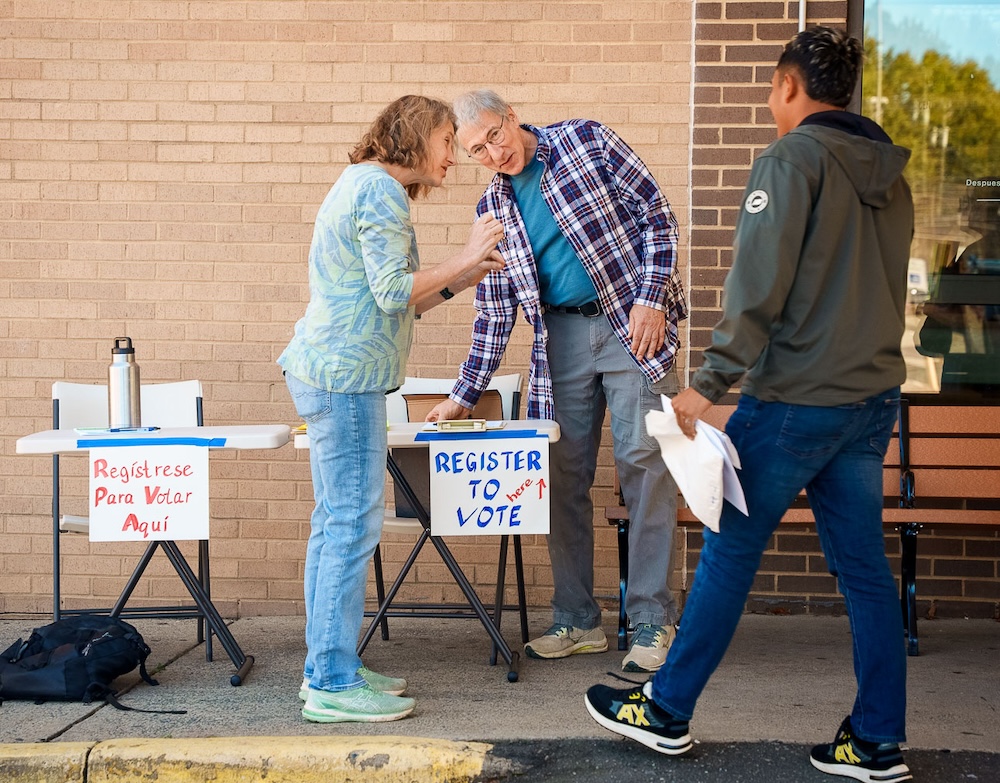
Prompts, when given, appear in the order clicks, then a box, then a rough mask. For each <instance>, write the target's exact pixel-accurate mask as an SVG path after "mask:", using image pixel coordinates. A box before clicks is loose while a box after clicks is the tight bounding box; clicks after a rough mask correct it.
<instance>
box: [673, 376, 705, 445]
mask: <svg viewBox="0 0 1000 783" xmlns="http://www.w3.org/2000/svg"><path fill="white" fill-rule="evenodd" d="M670 405H671V407H672V408H673V409H674V416H676V417H677V426H679V427H680V428H681V432H683V433H684V434H685V435H686V436H687V437H688V438H689V439H690V440H694V436H695V433H696V430H695V426H694V423H695V422H696V421H698V419H700V418H701V417H702V416H704V415H705V412H706V411H707V410H708V409H709V408H711V407H712V403H711V402H710V401H709V400H707V399H705V398H704V397H702V396H701V395H700V394H699V393H698V392H696V391H695V390H694V389H692V388H690V387H688V388H687V389H685V390H684V391H682V392H681V393H680V394H678V395H677V396H676V397H674V398H673V399H672V400H671V401H670Z"/></svg>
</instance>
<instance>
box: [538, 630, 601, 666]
mask: <svg viewBox="0 0 1000 783" xmlns="http://www.w3.org/2000/svg"><path fill="white" fill-rule="evenodd" d="M607 649H608V637H607V636H605V635H604V630H603V629H602V628H590V629H583V628H575V627H573V626H572V625H560V624H559V623H556V624H555V625H553V626H552V627H551V628H549V630H547V631H546V632H545V633H543V634H542V635H541V636H539V637H538V638H537V639H532V640H531V641H530V642H528V643H527V644H526V645H524V651H525V652H526V653H527V654H528V655H529V656H530V657H532V658H566V657H568V656H570V655H584V654H587V653H602V652H604V651H605V650H607Z"/></svg>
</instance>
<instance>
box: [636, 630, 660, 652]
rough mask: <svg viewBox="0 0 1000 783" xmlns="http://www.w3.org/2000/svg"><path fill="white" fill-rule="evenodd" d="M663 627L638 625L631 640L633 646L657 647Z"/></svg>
mask: <svg viewBox="0 0 1000 783" xmlns="http://www.w3.org/2000/svg"><path fill="white" fill-rule="evenodd" d="M662 633H663V629H662V628H660V626H658V625H640V626H639V629H638V632H637V633H636V635H635V638H634V639H633V640H632V646H633V647H636V646H638V647H659V645H660V635H661V634H662Z"/></svg>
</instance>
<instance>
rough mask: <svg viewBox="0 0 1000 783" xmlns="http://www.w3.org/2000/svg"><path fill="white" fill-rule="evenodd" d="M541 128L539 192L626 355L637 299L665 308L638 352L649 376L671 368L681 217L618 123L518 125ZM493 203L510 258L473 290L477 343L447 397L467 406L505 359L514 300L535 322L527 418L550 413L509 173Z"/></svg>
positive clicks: (530, 262) (490, 197)
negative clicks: (655, 346) (647, 344)
mask: <svg viewBox="0 0 1000 783" xmlns="http://www.w3.org/2000/svg"><path fill="white" fill-rule="evenodd" d="M522 127H524V128H525V129H527V130H529V131H531V132H532V133H534V134H535V135H536V136H537V137H538V149H537V150H536V151H535V155H536V156H537V157H538V158H540V159H541V160H542V162H543V163H544V165H545V172H544V173H543V174H542V182H541V191H542V197H543V198H544V199H545V203H546V204H548V206H549V209H551V210H552V214H553V216H554V217H555V220H556V223H557V224H558V226H559V229H560V230H561V231H562V233H563V235H564V236H565V237H566V239H567V240H568V241H569V243H570V245H572V247H573V250H574V251H576V255H577V256H578V257H579V259H580V261H581V262H582V263H583V266H584V269H586V271H587V274H588V275H589V276H590V279H591V280H592V281H593V283H594V288H595V289H596V290H597V296H598V299H599V300H600V303H601V308H602V310H603V312H604V314H605V316H606V317H607V318H608V320H609V321H610V323H611V326H612V328H613V329H614V332H615V335H616V336H617V337H618V339H619V340H620V341H621V343H622V345H623V346H624V347H625V349H626V350H628V351H629V355H630V356H631V355H632V352H631V350H630V348H629V339H628V315H629V311H630V310H631V309H632V305H634V304H640V305H644V306H646V307H653V308H656V309H657V310H662V311H664V312H665V314H666V334H665V340H664V344H663V346H662V347H661V348H660V350H659V351H658V352H657V353H656V355H655V356H653V358H651V359H646V358H642V359H636V358H635V357H634V356H633V359H634V360H635V361H636V364H637V365H638V366H639V368H640V369H641V370H642V372H643V374H644V375H645V376H646V377H647V378H649V380H650V381H651V382H656V381H658V380H660V379H661V378H662V377H663V376H664V375H665V374H666V373H667V371H668V370H669V369H670V368H671V366H672V365H673V362H674V355H675V354H676V353H677V349H678V347H679V345H680V338H679V334H678V329H677V322H678V321H680V320H683V319H684V318H686V317H687V303H686V300H685V297H684V290H683V287H682V286H681V283H680V278H679V276H678V274H677V221H676V220H675V219H674V216H673V214H672V213H671V211H670V205H669V204H668V203H667V200H666V198H665V197H664V196H663V194H662V193H661V192H660V188H659V186H658V185H657V184H656V180H654V179H653V175H652V174H651V173H650V172H649V170H648V169H647V168H646V165H645V164H644V163H643V162H642V161H641V160H640V159H639V157H638V155H636V154H635V152H633V151H632V149H631V148H630V147H629V146H628V144H626V143H625V142H624V141H623V140H622V139H621V138H620V137H619V136H618V135H617V134H616V133H615V132H614V131H613V130H611V129H610V128H608V127H607V126H605V125H602V124H601V123H598V122H593V121H589V120H569V121H567V122H560V123H556V124H555V125H549V126H546V127H544V128H536V127H534V126H531V125H524V126H522ZM484 212H492V213H493V214H494V215H496V216H497V218H499V219H500V220H501V221H502V222H503V226H504V230H505V232H506V236H505V238H504V240H503V242H501V243H500V246H499V249H500V252H501V254H502V255H503V257H504V260H505V262H506V268H505V269H504V270H503V271H502V272H492V273H490V274H489V275H487V277H486V278H485V279H484V280H483V281H482V282H481V283H480V284H479V286H478V288H477V289H476V299H475V307H476V320H475V322H474V324H473V330H472V346H471V348H470V349H469V356H468V358H467V359H466V360H465V362H464V363H463V364H462V367H461V370H460V372H459V378H458V381H457V383H456V384H455V388H454V389H453V390H452V393H451V397H452V399H454V400H455V401H456V402H458V403H460V404H462V405H464V406H466V407H469V408H471V407H472V406H473V405H475V403H476V402H477V401H478V399H479V397H480V395H481V394H482V392H483V390H485V389H486V387H487V385H488V384H489V382H490V378H492V377H493V373H494V372H495V371H496V370H497V368H498V367H499V365H500V360H501V359H502V357H503V354H504V351H505V349H506V347H507V341H508V339H509V338H510V332H511V329H512V328H513V327H514V323H515V321H516V319H517V308H518V305H520V306H521V308H522V309H523V310H524V315H525V318H526V319H527V321H528V323H529V324H531V326H532V330H533V340H532V348H531V368H530V371H529V374H528V411H527V416H528V418H529V419H551V418H553V417H554V400H553V396H552V379H551V376H550V373H549V363H548V357H547V354H546V346H547V342H548V332H547V330H546V328H545V321H544V319H543V318H542V306H541V301H540V299H539V293H538V273H537V268H536V266H535V257H534V255H533V254H532V250H531V245H530V244H529V241H528V234H527V231H526V229H525V226H524V221H523V219H522V217H521V213H520V211H519V209H518V206H517V202H516V201H515V200H514V191H513V188H512V187H511V184H510V178H509V177H507V176H506V175H503V174H497V175H496V176H495V177H494V178H493V180H492V181H491V182H490V184H489V187H488V188H487V189H486V192H485V193H484V194H483V197H482V199H481V200H480V201H479V205H478V206H477V208H476V213H477V215H481V214H483V213H484Z"/></svg>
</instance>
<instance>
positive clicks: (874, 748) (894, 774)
mask: <svg viewBox="0 0 1000 783" xmlns="http://www.w3.org/2000/svg"><path fill="white" fill-rule="evenodd" d="M809 760H810V761H811V762H812V765H813V766H814V767H816V769H818V770H819V771H820V772H826V773H827V774H828V775H840V776H841V777H845V778H853V779H854V780H861V781H864V783H901V781H904V780H913V775H911V774H910V769H909V767H907V766H906V764H904V763H903V754H902V753H901V752H900V750H899V745H897V744H896V743H895V742H882V743H878V742H868V741H867V740H863V739H860V738H859V737H855V736H854V729H853V728H852V727H851V717H850V716H847V717H846V718H844V722H843V723H841V724H840V728H839V729H838V730H837V738H836V739H835V740H834V741H833V742H831V743H830V744H829V745H817V746H816V747H815V748H813V749H812V752H811V753H810V754H809Z"/></svg>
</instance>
